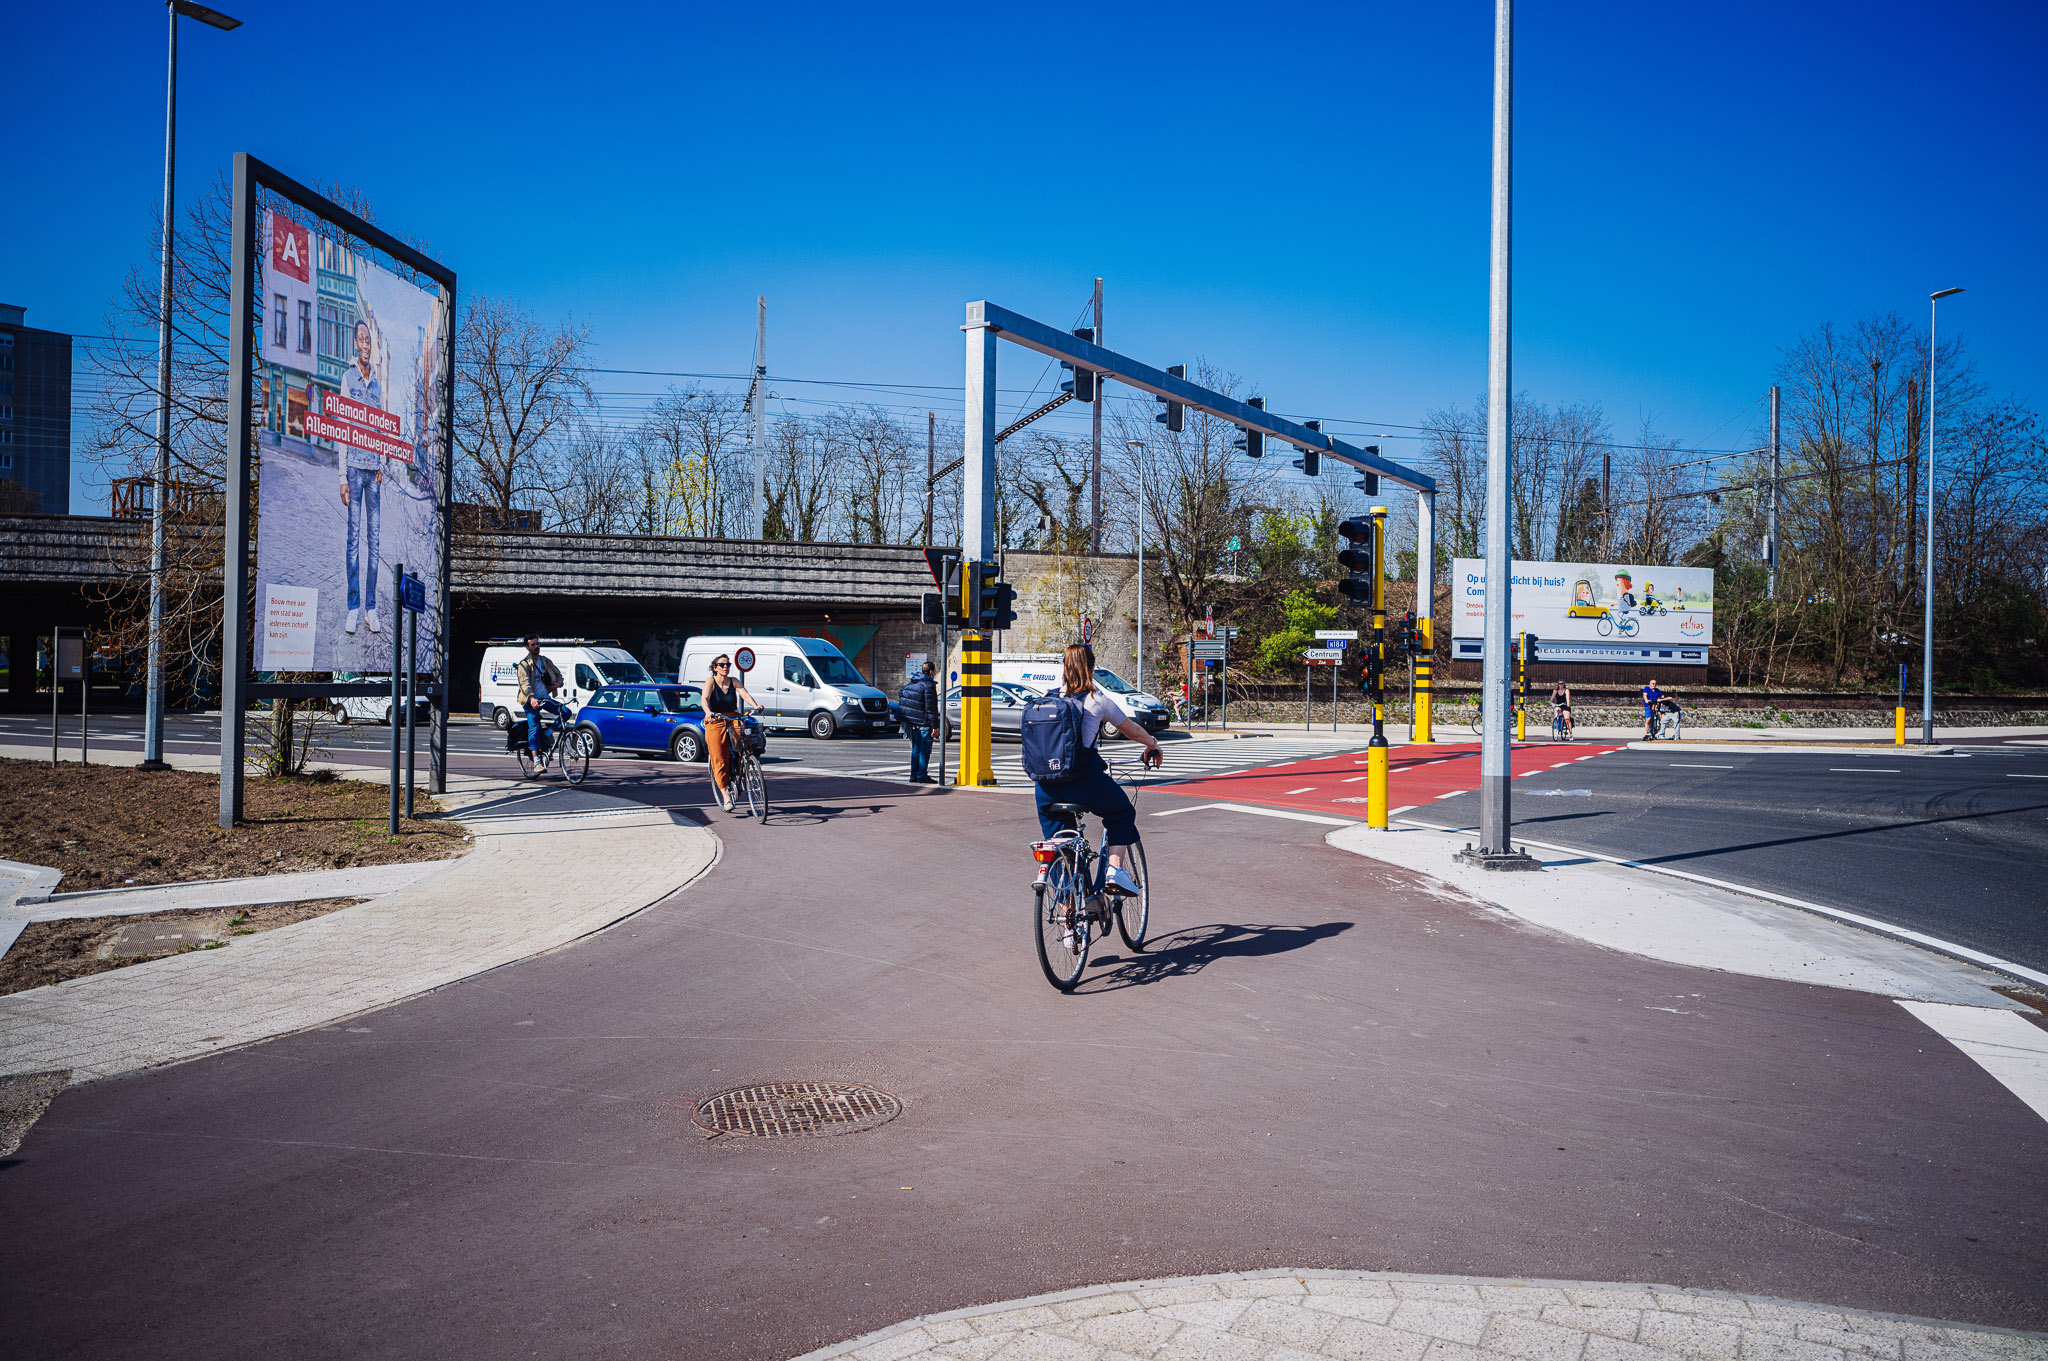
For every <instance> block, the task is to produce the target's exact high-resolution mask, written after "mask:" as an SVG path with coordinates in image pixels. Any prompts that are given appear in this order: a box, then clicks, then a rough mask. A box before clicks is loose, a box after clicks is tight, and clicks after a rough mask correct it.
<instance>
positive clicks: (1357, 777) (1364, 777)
mask: <svg viewBox="0 0 2048 1361" xmlns="http://www.w3.org/2000/svg"><path fill="white" fill-rule="evenodd" d="M1371 778H1372V776H1370V775H1353V776H1352V777H1351V778H1349V779H1346V780H1339V781H1337V783H1338V784H1357V783H1358V782H1359V781H1360V780H1370V779H1371Z"/></svg>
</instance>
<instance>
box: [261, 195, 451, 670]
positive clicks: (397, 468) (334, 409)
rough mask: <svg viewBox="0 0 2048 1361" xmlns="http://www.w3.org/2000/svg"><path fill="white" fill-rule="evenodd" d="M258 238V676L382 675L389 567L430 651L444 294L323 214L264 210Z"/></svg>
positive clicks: (389, 614)
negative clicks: (409, 595) (360, 248)
mask: <svg viewBox="0 0 2048 1361" xmlns="http://www.w3.org/2000/svg"><path fill="white" fill-rule="evenodd" d="M261 240H262V243H263V244H262V248H261V249H262V254H261V256H260V259H259V263H260V264H261V266H262V269H261V273H260V280H261V285H262V290H263V293H262V296H263V305H262V307H261V308H260V309H259V315H260V317H261V342H260V345H259V348H258V353H259V354H260V355H261V356H262V360H263V362H262V402H263V416H262V418H261V421H260V425H261V431H260V437H259V439H258V447H259V450H260V453H261V463H260V465H259V481H258V484H257V500H256V507H257V513H256V514H257V518H256V599H255V607H256V621H257V629H256V659H255V669H256V670H258V671H325V672H335V671H356V672H360V671H378V670H389V669H390V666H391V656H392V637H393V631H394V630H396V629H397V627H398V622H399V618H400V615H401V611H400V609H399V607H398V603H397V601H395V600H394V599H393V598H392V567H393V564H396V563H403V564H404V565H405V568H406V571H407V572H408V573H409V574H411V575H414V576H418V577H421V578H423V579H424V580H425V582H426V586H427V592H426V594H427V610H426V611H425V613H424V615H423V616H422V618H421V619H420V636H421V641H422V644H423V646H422V649H421V650H422V653H423V654H424V655H426V656H429V657H431V656H434V655H437V654H436V651H435V650H434V649H433V648H431V647H427V646H425V645H424V644H426V642H427V640H428V639H431V638H433V637H435V636H436V633H437V630H438V619H437V614H436V610H437V608H438V605H439V601H440V583H439V581H438V577H439V575H440V548H439V544H438V539H437V535H438V519H439V512H438V506H437V496H438V490H439V489H438V485H437V484H438V481H439V478H438V471H439V469H438V463H439V460H438V458H437V457H436V453H437V451H436V449H435V447H434V444H435V438H436V432H437V431H438V430H439V428H440V420H441V413H440V408H439V402H440V400H441V398H440V384H439V381H438V378H439V374H440V372H441V347H442V345H443V344H444V343H445V337H446V336H447V333H448V318H447V316H446V309H445V308H444V306H443V305H442V301H441V297H440V294H439V292H438V290H437V289H434V288H421V287H419V286H418V285H416V284H414V283H411V282H409V281H407V280H406V279H403V278H400V277H399V276H398V275H397V274H394V273H393V272H391V271H390V270H388V269H385V268H384V267H382V266H381V265H379V264H378V263H376V262H375V261H374V260H372V259H371V258H369V257H368V256H366V255H363V254H361V253H359V252H357V251H353V250H350V249H348V248H347V247H346V246H344V245H343V244H342V242H341V241H340V240H338V239H336V237H335V236H334V234H333V231H332V228H330V227H328V226H327V225H326V224H325V223H322V222H319V221H318V220H317V219H316V220H314V221H312V222H311V223H304V222H299V221H296V220H294V219H293V218H292V217H290V216H289V215H288V214H286V213H284V212H280V211H277V210H274V209H273V210H266V211H265V212H264V214H263V234H262V237H261Z"/></svg>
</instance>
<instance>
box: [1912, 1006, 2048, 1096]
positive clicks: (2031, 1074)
mask: <svg viewBox="0 0 2048 1361" xmlns="http://www.w3.org/2000/svg"><path fill="white" fill-rule="evenodd" d="M1895 1000H1896V1001H1898V1004H1899V1005H1900V1006H1902V1007H1904V1008H1905V1009H1906V1010H1908V1011H1910V1012H1912V1013H1913V1015H1914V1016H1916V1017H1918V1018H1919V1019H1920V1020H1921V1021H1922V1022H1924V1023H1925V1024H1926V1025H1927V1027H1928V1029H1930V1030H1932V1031H1933V1032H1934V1033H1935V1034H1937V1035H1939V1036H1941V1037H1942V1038H1943V1039H1944V1040H1947V1041H1948V1042H1949V1043H1950V1044H1952V1045H1954V1046H1955V1047H1956V1048H1958V1049H1960V1050H1962V1051H1963V1053H1964V1054H1966V1055H1968V1056H1969V1058H1970V1061H1971V1062H1973V1063H1975V1064H1976V1065H1977V1066H1978V1067H1979V1068H1982V1069H1983V1070H1984V1071H1985V1072H1987V1073H1989V1074H1991V1076H1993V1077H1995V1078H1997V1079H1998V1080H1999V1082H2001V1083H2002V1084H2004V1086H2005V1089H2006V1090H2007V1091H2009V1092H2011V1093H2012V1094H2013V1095H2014V1096H2016V1097H2018V1098H2019V1099H2020V1100H2022V1101H2024V1102H2026V1103H2027V1105H2029V1106H2031V1107H2032V1108H2033V1111H2034V1114H2036V1115H2038V1116H2040V1117H2041V1118H2042V1119H2043V1120H2048V1031H2044V1030H2042V1029H2041V1028H2040V1027H2039V1026H2037V1025H2035V1024H2034V1023H2033V1022H2032V1021H2029V1020H2027V1019H2026V1018H2025V1017H2023V1016H2021V1015H2020V1013H2019V1012H2017V1011H2000V1010H1997V1009H1995V1008H1992V1007H1964V1006H1957V1005H1955V1004H1954V1003H1950V1002H1909V1001H1907V1000H1905V999H1904V998H1898V999H1895Z"/></svg>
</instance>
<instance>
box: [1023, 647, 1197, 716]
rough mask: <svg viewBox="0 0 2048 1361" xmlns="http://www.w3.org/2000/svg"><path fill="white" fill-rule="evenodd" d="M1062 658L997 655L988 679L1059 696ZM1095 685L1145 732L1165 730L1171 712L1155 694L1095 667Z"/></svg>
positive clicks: (1047, 654)
mask: <svg viewBox="0 0 2048 1361" xmlns="http://www.w3.org/2000/svg"><path fill="white" fill-rule="evenodd" d="M1065 662H1066V658H1065V655H1064V654H1063V653H1058V652H998V653H997V654H996V655H995V657H994V659H993V665H992V666H991V667H990V668H989V675H990V678H991V679H992V680H998V681H1008V682H1009V683H1010V684H1012V685H1023V686H1028V687H1030V688H1031V689H1033V690H1038V691H1041V692H1043V693H1044V694H1048V695H1056V694H1058V693H1059V690H1060V686H1061V684H1062V683H1063V682H1062V678H1061V671H1062V668H1063V667H1064V665H1065ZM1095 685H1096V688H1097V689H1099V690H1101V691H1102V693H1103V694H1105V695H1108V696H1109V699H1110V702H1111V703H1113V704H1115V705H1116V707H1117V708H1119V709H1121V710H1123V711H1124V714H1125V716H1127V717H1129V718H1135V719H1136V720H1138V724H1139V726H1141V727H1143V728H1144V729H1145V731H1146V732H1151V733H1157V732H1164V731H1166V728H1167V725H1168V724H1170V723H1171V722H1172V721H1173V711H1172V710H1170V709H1168V708H1167V707H1166V705H1165V704H1164V703H1162V702H1161V701H1160V699H1159V697H1158V696H1157V695H1148V694H1146V693H1144V692H1143V691H1141V690H1139V689H1138V688H1137V687H1136V686H1134V685H1132V684H1131V683H1130V682H1129V681H1127V680H1125V679H1124V678H1123V677H1122V676H1119V675H1118V674H1117V673H1116V672H1114V671H1112V670H1110V669H1109V668H1108V667H1106V666H1097V667H1096V668H1095Z"/></svg>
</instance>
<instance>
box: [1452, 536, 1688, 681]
mask: <svg viewBox="0 0 2048 1361" xmlns="http://www.w3.org/2000/svg"><path fill="white" fill-rule="evenodd" d="M1510 570H1511V571H1512V574H1513V579H1512V589H1511V592H1510V596H1509V600H1510V605H1511V607H1512V611H1513V615H1514V620H1513V623H1512V624H1511V625H1510V628H1511V630H1512V631H1513V632H1516V633H1533V634H1535V635H1536V636H1537V638H1538V639H1540V640H1541V641H1540V642H1539V643H1538V645H1537V647H1538V654H1539V655H1540V656H1541V657H1542V658H1543V659H1544V660H1546V661H1585V662H1653V663H1657V664H1659V665H1667V666H1668V665H1687V666H1705V665H1706V664H1707V649H1708V648H1709V647H1710V646H1712V644H1713V641H1714V572H1713V569H1712V568H1710V567H1666V566H1652V565H1645V564H1642V563H1619V562H1521V561H1517V562H1515V563H1514V564H1513V565H1512V567H1511V569H1510ZM1485 628H1486V563H1485V561H1484V560H1483V559H1480V558H1453V559H1452V560H1451V638H1452V653H1451V655H1452V656H1453V657H1458V658H1469V657H1478V656H1480V655H1481V650H1480V641H1481V639H1482V637H1483V636H1484V634H1485Z"/></svg>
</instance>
